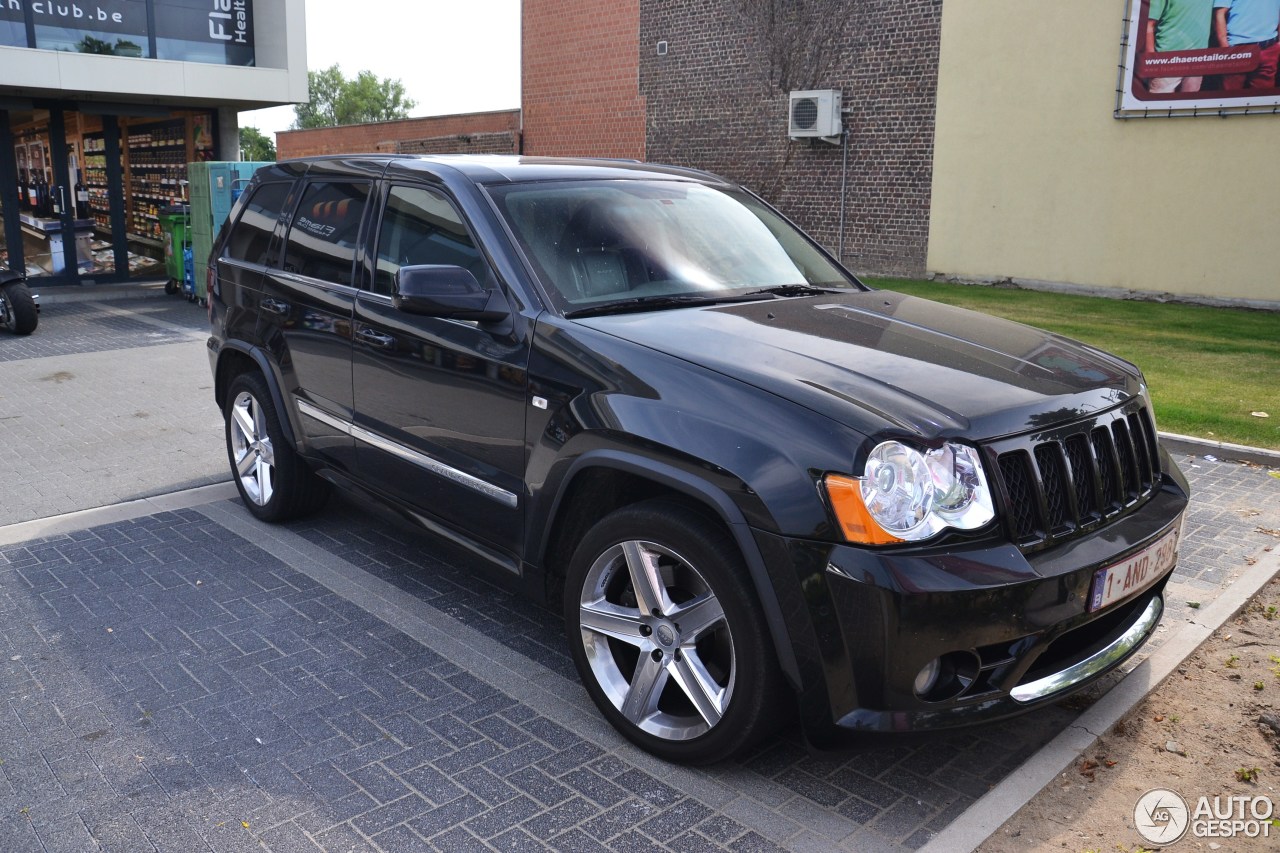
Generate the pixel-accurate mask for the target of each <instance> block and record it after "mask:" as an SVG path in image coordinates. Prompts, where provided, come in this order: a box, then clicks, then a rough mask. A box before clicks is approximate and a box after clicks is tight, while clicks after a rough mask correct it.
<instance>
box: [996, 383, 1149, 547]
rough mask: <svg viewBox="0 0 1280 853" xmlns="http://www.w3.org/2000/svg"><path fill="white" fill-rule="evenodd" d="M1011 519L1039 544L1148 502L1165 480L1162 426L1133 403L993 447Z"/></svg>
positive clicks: (1029, 543)
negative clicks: (1160, 446) (1157, 426)
mask: <svg viewBox="0 0 1280 853" xmlns="http://www.w3.org/2000/svg"><path fill="white" fill-rule="evenodd" d="M992 450H994V451H995V452H996V454H997V461H998V466H997V467H998V469H999V471H1000V478H1001V485H1002V487H1003V490H1002V491H1003V493H1002V495H1001V500H1002V503H1003V504H1004V509H1005V513H1004V516H1005V520H1006V525H1007V526H1008V529H1009V534H1010V536H1012V537H1013V541H1014V542H1016V543H1017V544H1018V546H1019V547H1020V548H1022V549H1023V550H1024V551H1027V550H1039V549H1041V548H1047V547H1049V546H1050V545H1053V544H1056V543H1058V542H1061V541H1065V540H1067V539H1070V538H1072V537H1073V536H1075V535H1077V534H1079V533H1082V532H1084V531H1086V530H1088V529H1089V528H1091V527H1094V526H1097V525H1099V524H1101V523H1103V522H1106V521H1109V520H1111V519H1113V518H1116V517H1118V516H1120V515H1123V514H1125V513H1127V512H1131V511H1132V510H1134V509H1135V508H1137V507H1138V506H1140V505H1142V504H1143V503H1146V501H1147V500H1148V499H1150V497H1151V496H1152V495H1153V494H1155V490H1156V488H1157V486H1158V485H1159V482H1160V457H1159V451H1158V448H1157V446H1156V438H1155V425H1154V424H1153V422H1152V420H1151V416H1150V414H1149V413H1148V411H1147V409H1146V407H1144V406H1141V405H1138V404H1131V405H1129V406H1126V407H1123V408H1120V409H1116V410H1113V411H1112V412H1109V413H1107V414H1104V415H1100V416H1098V417H1095V418H1090V419H1088V420H1084V421H1078V422H1076V423H1074V424H1070V425H1066V426H1064V427H1062V428H1060V429H1056V430H1050V431H1047V432H1042V433H1037V434H1035V435H1033V436H1030V437H1022V438H1013V439H1007V440H1005V441H1001V442H998V443H996V444H995V445H993V446H992Z"/></svg>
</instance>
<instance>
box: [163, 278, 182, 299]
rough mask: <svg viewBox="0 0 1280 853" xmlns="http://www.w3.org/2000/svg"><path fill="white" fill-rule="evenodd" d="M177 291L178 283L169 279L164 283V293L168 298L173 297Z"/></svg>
mask: <svg viewBox="0 0 1280 853" xmlns="http://www.w3.org/2000/svg"><path fill="white" fill-rule="evenodd" d="M178 289H179V288H178V282H176V281H174V280H173V279H169V280H168V281H166V282H165V283H164V292H165V294H167V295H168V296H173V294H175V293H177V292H178Z"/></svg>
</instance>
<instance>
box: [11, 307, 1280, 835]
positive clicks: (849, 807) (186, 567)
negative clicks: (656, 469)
mask: <svg viewBox="0 0 1280 853" xmlns="http://www.w3.org/2000/svg"><path fill="white" fill-rule="evenodd" d="M173 304H174V305H176V304H177V303H173ZM161 305H163V306H164V309H165V310H168V309H169V306H167V305H164V303H163V301H161ZM152 307H160V306H152ZM184 307H185V306H184ZM125 310H128V309H125ZM190 310H191V311H192V313H195V314H198V313H199V312H198V310H196V309H190ZM100 313H101V312H100ZM111 316H115V317H117V318H118V319H119V316H118V315H111ZM172 316H180V315H178V314H176V313H175V314H173V315H172ZM124 319H128V318H124ZM150 319H152V320H153V321H154V320H156V319H159V321H160V322H162V323H169V324H170V325H179V324H178V323H175V322H173V321H171V320H170V319H169V318H168V317H162V318H157V317H156V316H152V317H151V318H150ZM138 322H144V321H141V320H140V321H138ZM146 325H150V326H152V327H155V328H163V327H161V326H158V325H157V324H156V323H155V322H152V323H149V324H146ZM51 328H57V327H56V326H54V325H52V324H51ZM102 328H104V329H107V330H108V331H106V332H103V334H111V332H110V329H111V328H112V325H111V324H103V326H102ZM45 331H46V327H45V326H44V325H43V320H42V326H41V329H40V330H39V331H38V332H37V335H39V334H40V333H41V332H45ZM134 331H136V330H134ZM55 344H57V342H56V341H53V342H50V344H49V345H50V346H54V345H55ZM180 345H186V344H185V343H181V344H180ZM135 349H140V351H145V350H148V349H149V350H152V351H159V350H156V349H155V348H154V347H147V346H145V345H144V346H143V347H141V348H135ZM95 352H96V353H97V355H94V353H95ZM66 357H79V358H85V359H98V360H102V361H112V362H119V361H120V360H121V359H122V358H123V357H124V353H121V352H118V351H115V350H111V349H109V348H108V349H102V350H96V351H94V350H86V351H84V352H81V353H77V354H70V355H64V354H51V355H49V356H46V357H44V358H45V359H48V362H46V363H53V362H56V361H57V359H61V358H66ZM34 360H39V359H34ZM17 363H18V364H21V363H22V362H17ZM8 370H9V369H8V368H6V375H8ZM206 372H207V368H206ZM204 381H206V382H207V379H206V380H204ZM0 393H3V392H0ZM117 396H119V395H117ZM182 396H185V397H187V398H190V400H191V401H192V402H191V403H190V405H191V406H192V410H193V411H194V410H195V409H196V408H197V407H198V405H201V404H202V405H204V406H205V407H207V409H208V410H209V411H212V410H213V406H212V404H211V402H210V401H209V398H208V392H207V389H206V390H201V389H198V388H191V389H187V391H186V392H185V393H184V394H183V395H182ZM3 402H4V400H2V399H0V403H3ZM144 404H145V405H147V406H151V405H154V401H152V400H138V399H137V395H134V397H133V398H131V399H129V400H128V405H129V406H133V405H144ZM126 408H127V406H126ZM105 416H106V415H105V414H104V417H105ZM214 417H215V418H216V412H214ZM217 451H218V464H224V463H223V461H222V458H221V446H220V444H219V445H218V446H217ZM92 457H93V454H92V451H91V450H90V451H88V452H87V456H86V457H85V458H90V459H91V458H92ZM1179 461H1180V462H1181V463H1182V464H1183V465H1184V470H1186V471H1187V472H1188V474H1189V476H1190V477H1191V479H1192V481H1193V487H1194V488H1195V498H1194V502H1193V505H1192V508H1191V510H1190V511H1189V514H1188V518H1187V526H1186V538H1185V540H1184V545H1183V550H1182V559H1181V564H1180V566H1179V569H1178V572H1177V574H1176V576H1175V579H1174V585H1173V587H1171V589H1173V590H1175V593H1174V594H1171V596H1170V615H1169V616H1168V617H1167V618H1166V621H1167V622H1173V621H1175V620H1177V619H1179V618H1184V617H1185V615H1186V613H1187V612H1189V611H1185V601H1183V599H1187V600H1196V599H1192V598H1191V596H1193V595H1194V596H1196V598H1197V599H1201V600H1206V601H1207V600H1209V599H1211V598H1212V597H1213V596H1214V595H1215V594H1216V592H1217V591H1219V590H1220V589H1221V588H1222V586H1223V584H1225V583H1227V582H1229V581H1230V579H1231V577H1232V575H1233V573H1234V572H1236V571H1238V570H1239V569H1240V568H1242V567H1243V566H1244V564H1245V558H1246V557H1248V556H1249V555H1250V554H1253V553H1256V552H1257V551H1258V549H1260V548H1262V547H1266V546H1268V545H1273V544H1275V543H1276V542H1277V540H1276V539H1275V538H1274V537H1272V536H1270V535H1269V534H1267V533H1265V532H1260V531H1259V528H1263V529H1268V528H1269V529H1275V528H1280V522H1277V518H1278V517H1280V480H1275V479H1273V478H1270V477H1268V476H1267V474H1266V472H1265V471H1261V470H1254V469H1250V468H1246V467H1242V466H1239V465H1234V464H1229V463H1215V462H1209V461H1207V460H1203V459H1187V458H1185V457H1183V458H1180V460H1179ZM49 464H50V465H51V466H52V467H57V466H61V465H65V464H67V463H66V462H65V461H60V460H58V459H56V458H55V459H53V460H52V461H51V462H50V463H49ZM3 488H7V487H4V486H0V489H3ZM5 494H6V500H5V505H7V504H8V502H9V500H10V499H11V498H12V492H6V493H5ZM17 497H18V499H19V500H21V499H22V496H21V495H18V496H17ZM142 512H143V510H139V513H140V515H139V517H137V518H133V519H130V520H126V521H115V522H113V523H109V524H93V523H92V522H91V521H86V523H85V524H84V526H83V529H66V530H64V531H63V532H59V533H57V534H51V535H48V536H45V537H43V538H39V539H33V540H30V541H16V540H15V538H14V537H15V531H14V530H13V529H10V531H8V532H6V531H5V529H4V528H0V643H2V644H3V645H0V698H3V701H4V704H3V705H0V833H3V837H4V842H3V844H2V845H0V846H3V849H5V850H6V851H9V850H19V851H21V850H42V851H63V850H82V849H83V850H127V851H144V850H173V851H199V850H217V851H224V850H225V851H231V850H236V851H238V850H263V849H267V850H273V851H295V850H321V849H322V850H333V851H349V850H383V851H415V850H427V849H441V850H459V849H499V850H505V849H555V850H579V849H581V850H601V849H604V850H619V851H621V850H658V849H671V850H681V851H683V850H700V849H707V850H715V849H722V850H724V849H727V850H776V849H788V850H832V849H845V850H900V849H914V848H916V847H919V846H920V845H922V844H923V843H925V842H926V841H927V840H928V839H929V838H930V837H932V835H933V833H935V832H937V831H938V830H940V829H941V828H943V827H944V826H946V825H947V824H948V823H949V822H950V821H951V820H953V819H954V818H955V817H956V816H957V815H958V814H959V813H960V812H962V811H963V810H964V809H965V808H966V807H967V806H968V805H969V804H971V803H972V802H973V801H974V800H975V799H976V798H977V797H979V796H981V795H982V794H983V793H985V791H986V790H987V789H988V788H989V786H990V785H992V784H994V783H995V782H997V781H999V780H1000V779H1002V778H1004V777H1005V776H1006V775H1008V774H1009V773H1010V772H1011V771H1012V770H1013V769H1014V768H1015V767H1016V766H1017V765H1018V763H1019V762H1021V761H1022V760H1023V759H1024V758H1026V757H1027V756H1029V755H1030V754H1032V753H1033V752H1034V751H1035V750H1036V749H1037V748H1038V747H1039V746H1040V745H1042V744H1043V743H1045V742H1047V741H1048V740H1049V739H1051V738H1052V737H1053V736H1054V735H1055V734H1057V732H1058V731H1060V730H1061V729H1062V728H1063V727H1064V726H1066V725H1068V724H1069V723H1070V721H1071V720H1072V719H1074V716H1075V714H1076V712H1077V711H1078V709H1079V708H1080V706H1081V702H1080V701H1078V700H1077V701H1072V702H1068V703H1065V707H1063V706H1059V707H1053V708H1048V709H1043V710H1042V711H1040V712H1038V713H1034V714H1031V715H1029V716H1024V717H1022V718H1020V719H1018V720H1015V721H1013V722H1009V723H1005V724H1001V725H995V726H987V727H982V728H979V729H975V730H968V731H964V732H957V733H952V734H947V735H943V736H931V737H928V738H922V739H919V740H914V741H884V742H872V743H870V744H869V745H868V746H866V747H865V748H863V749H860V750H858V751H857V752H853V753H847V754H837V755H822V756H813V755H810V754H808V753H807V752H805V751H804V750H803V749H802V748H801V746H800V744H799V743H798V742H797V740H796V736H795V732H794V731H792V730H784V731H783V732H781V733H780V734H779V736H778V737H777V738H776V739H774V740H773V741H771V742H769V743H767V744H764V745H763V746H762V747H760V748H758V749H757V750H756V751H755V752H753V753H752V754H750V755H748V756H747V757H745V758H744V759H743V760H742V761H740V762H737V763H732V764H727V765H722V766H718V767H714V768H709V769H701V770H691V769H687V768H678V767H672V766H670V765H665V764H663V763H662V762H659V761H657V760H656V759H653V758H651V757H650V756H647V755H645V754H644V753H641V752H639V751H638V750H636V749H634V748H633V747H631V746H630V744H628V743H626V742H625V741H623V740H621V739H620V738H619V737H618V736H617V735H616V734H614V732H613V731H612V729H610V728H609V727H608V726H607V724H605V723H604V722H603V720H602V719H601V718H600V717H599V715H598V714H597V713H596V712H595V710H594V708H593V706H592V705H591V703H590V701H589V699H588V698H587V696H586V694H585V691H583V690H582V688H581V686H580V685H579V684H578V683H577V680H576V676H575V674H574V672H573V669H572V666H571V664H570V662H569V659H568V656H567V653H566V651H565V649H564V641H563V632H562V627H561V626H560V625H559V620H558V619H557V618H556V616H555V615H554V614H551V613H548V612H545V611H541V610H537V609H534V608H531V607H530V606H529V605H528V604H527V603H524V602H521V601H519V600H518V599H517V598H516V597H514V596H511V595H510V594H508V593H505V592H503V591H501V590H500V589H497V588H496V587H492V586H491V585H489V584H488V583H486V582H485V581H483V580H480V579H478V578H477V577H476V576H475V575H474V574H473V573H472V572H471V571H470V569H471V562H470V560H471V558H470V557H469V556H468V555H466V554H465V553H462V552H460V551H458V550H457V549H454V548H452V547H450V546H448V545H446V544H444V543H441V542H440V541H439V540H436V539H433V538H431V537H430V536H428V535H426V534H421V533H419V532H417V531H416V530H411V529H408V528H406V527H403V526H400V525H399V524H397V523H394V522H390V521H386V520H384V519H383V518H382V517H381V516H376V517H375V516H372V515H370V514H367V513H365V512H364V511H362V510H360V509H359V508H357V507H355V506H354V505H353V504H351V503H348V502H346V501H344V500H335V501H333V502H331V504H330V505H329V506H328V507H327V508H326V509H325V511H324V512H322V513H321V514H320V515H318V516H316V517H315V518H312V519H309V520H307V521H305V522H299V523H295V524H292V525H289V526H284V527H272V526H266V525H261V524H258V523H257V522H255V521H254V520H253V519H252V518H251V517H249V516H248V514H247V513H246V512H244V510H243V508H241V507H239V506H238V505H237V504H236V502H234V501H221V502H218V503H213V504H208V505H203V506H199V507H196V508H193V509H183V510H177V511H173V512H165V513H152V514H141V513H142ZM19 538H21V537H19ZM1179 607H1181V608H1183V609H1182V610H1179Z"/></svg>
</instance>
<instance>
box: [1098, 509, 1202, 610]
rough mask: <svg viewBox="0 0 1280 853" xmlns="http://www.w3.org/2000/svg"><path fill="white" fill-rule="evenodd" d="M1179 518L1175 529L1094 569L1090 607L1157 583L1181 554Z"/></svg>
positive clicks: (1125, 596)
mask: <svg viewBox="0 0 1280 853" xmlns="http://www.w3.org/2000/svg"><path fill="white" fill-rule="evenodd" d="M1181 533H1182V523H1181V520H1179V523H1178V524H1175V525H1174V527H1173V529H1172V530H1170V531H1169V532H1168V533H1166V534H1165V535H1164V536H1161V537H1160V538H1159V539H1158V540H1157V541H1155V542H1153V543H1151V544H1150V545H1148V546H1147V547H1146V548H1143V549H1142V550H1141V551H1139V552H1138V553H1136V554H1133V555H1132V556H1129V557H1126V558H1125V559H1123V560H1121V561H1120V562H1118V563H1113V564H1112V565H1110V566H1106V567H1104V568H1101V569H1098V570H1097V571H1096V572H1094V573H1093V587H1092V589H1091V590H1090V593H1089V610H1091V611H1093V610H1101V609H1102V608H1103V607H1106V606H1108V605H1110V604H1114V603H1115V602H1117V601H1119V600H1120V599H1122V598H1128V597H1129V596H1130V595H1133V594H1134V593H1135V592H1140V591H1142V590H1144V589H1146V588H1147V587H1149V586H1151V584H1153V583H1155V582H1156V580H1157V579H1158V578H1160V576H1161V575H1163V574H1164V573H1165V571H1167V570H1168V569H1169V567H1170V566H1172V565H1173V564H1174V561H1175V560H1176V559H1177V557H1178V538H1179V536H1180V535H1181Z"/></svg>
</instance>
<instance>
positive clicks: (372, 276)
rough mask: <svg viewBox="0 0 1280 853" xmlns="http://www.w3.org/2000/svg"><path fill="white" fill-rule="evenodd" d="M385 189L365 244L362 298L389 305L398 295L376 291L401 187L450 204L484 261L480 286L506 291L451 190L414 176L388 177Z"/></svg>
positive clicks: (361, 287)
mask: <svg viewBox="0 0 1280 853" xmlns="http://www.w3.org/2000/svg"><path fill="white" fill-rule="evenodd" d="M381 183H382V187H381V190H380V192H379V198H378V204H377V208H378V221H377V224H376V226H375V227H370V228H369V233H368V239H367V240H366V242H365V264H364V266H365V274H364V281H363V282H362V284H361V286H360V293H361V294H362V295H366V296H371V297H374V298H377V299H383V300H386V301H387V302H390V301H392V300H393V299H394V298H395V293H394V292H392V293H379V292H378V291H377V290H375V289H374V288H375V287H376V286H377V281H378V260H379V255H378V249H379V247H380V246H381V244H382V232H383V228H384V227H385V225H386V221H387V211H388V210H389V209H390V201H391V193H392V192H393V191H394V190H395V189H396V188H397V187H403V188H407V189H416V190H422V191H424V192H428V193H433V194H435V195H436V196H438V197H439V198H440V199H441V200H443V201H444V203H445V204H447V205H449V207H450V209H452V210H453V213H454V215H455V216H456V217H457V219H458V222H459V223H461V225H462V227H463V228H464V229H465V230H466V232H467V236H468V237H469V238H470V239H471V245H472V246H474V247H475V250H476V254H477V255H479V257H480V259H481V260H482V261H483V262H484V266H485V273H486V275H485V277H484V278H482V279H478V280H479V283H480V286H481V287H483V288H485V289H489V285H490V284H492V286H493V287H497V288H500V289H502V290H503V291H504V292H505V291H506V288H505V287H504V286H503V284H502V280H501V278H500V277H499V275H498V272H497V267H496V265H495V264H494V262H493V259H492V258H491V257H490V256H489V252H488V250H487V249H486V248H485V245H484V242H483V241H481V240H480V239H479V238H478V237H477V236H476V229H475V228H474V227H473V226H472V224H471V221H470V219H469V218H468V217H467V214H466V212H465V211H464V210H463V208H462V205H460V204H458V201H457V199H455V198H454V197H453V195H452V194H451V193H450V192H449V191H448V189H447V188H446V187H445V186H444V185H443V184H435V183H430V182H427V181H421V180H414V179H413V178H410V177H405V176H395V177H384V178H383V179H382V182H381Z"/></svg>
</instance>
